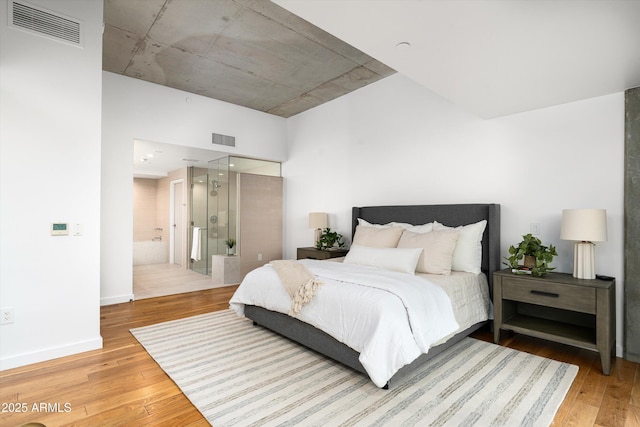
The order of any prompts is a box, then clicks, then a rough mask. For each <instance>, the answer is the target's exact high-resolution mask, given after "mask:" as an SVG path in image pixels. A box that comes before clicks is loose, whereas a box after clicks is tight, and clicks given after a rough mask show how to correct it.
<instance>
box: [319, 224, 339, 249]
mask: <svg viewBox="0 0 640 427" xmlns="http://www.w3.org/2000/svg"><path fill="white" fill-rule="evenodd" d="M336 244H337V245H338V247H339V248H341V247H343V246H344V240H342V234H340V233H337V232H335V231H331V229H330V228H325V229H324V230H322V234H320V239H319V240H318V241H317V242H316V249H321V250H326V249H331V248H333V247H334V246H335V245H336Z"/></svg>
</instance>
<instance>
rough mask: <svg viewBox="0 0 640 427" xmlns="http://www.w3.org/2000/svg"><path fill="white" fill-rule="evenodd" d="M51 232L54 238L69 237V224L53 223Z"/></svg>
mask: <svg viewBox="0 0 640 427" xmlns="http://www.w3.org/2000/svg"><path fill="white" fill-rule="evenodd" d="M50 231H51V235H52V236H68V235H69V224H68V223H66V222H52V223H51V226H50Z"/></svg>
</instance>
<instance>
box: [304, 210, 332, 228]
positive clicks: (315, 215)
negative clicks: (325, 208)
mask: <svg viewBox="0 0 640 427" xmlns="http://www.w3.org/2000/svg"><path fill="white" fill-rule="evenodd" d="M328 226H329V218H328V215H327V214H326V213H325V212H311V213H310V214H309V228H327V227H328Z"/></svg>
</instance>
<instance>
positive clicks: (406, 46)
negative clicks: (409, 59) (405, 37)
mask: <svg viewBox="0 0 640 427" xmlns="http://www.w3.org/2000/svg"><path fill="white" fill-rule="evenodd" d="M410 47H411V43H409V42H400V43H398V44H397V45H396V49H403V50H404V49H409V48H410Z"/></svg>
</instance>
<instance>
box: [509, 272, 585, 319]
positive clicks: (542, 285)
mask: <svg viewBox="0 0 640 427" xmlns="http://www.w3.org/2000/svg"><path fill="white" fill-rule="evenodd" d="M502 298H503V299H508V300H513V301H521V302H527V303H531V304H538V305H544V306H547V307H555V308H561V309H564V310H572V311H578V312H581V313H590V314H595V313H596V290H595V289H594V288H592V287H583V286H574V285H564V284H560V283H553V282H543V281H535V282H534V281H531V280H527V279H519V278H515V277H514V278H509V279H507V280H504V282H503V289H502Z"/></svg>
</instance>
